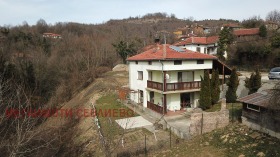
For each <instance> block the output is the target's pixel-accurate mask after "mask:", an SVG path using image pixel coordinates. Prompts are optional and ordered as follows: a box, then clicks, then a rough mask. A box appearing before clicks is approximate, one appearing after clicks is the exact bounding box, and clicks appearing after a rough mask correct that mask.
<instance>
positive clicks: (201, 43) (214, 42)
mask: <svg viewBox="0 0 280 157" xmlns="http://www.w3.org/2000/svg"><path fill="white" fill-rule="evenodd" d="M218 41H219V36H210V37H190V38H187V39H185V40H183V41H180V42H177V43H175V44H174V45H175V46H178V47H180V48H183V49H187V50H192V51H196V52H200V53H204V54H211V55H215V54H217V49H218Z"/></svg>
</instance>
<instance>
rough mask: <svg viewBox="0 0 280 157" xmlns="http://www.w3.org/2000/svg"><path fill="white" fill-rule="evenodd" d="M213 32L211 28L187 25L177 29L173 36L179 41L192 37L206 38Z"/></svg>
mask: <svg viewBox="0 0 280 157" xmlns="http://www.w3.org/2000/svg"><path fill="white" fill-rule="evenodd" d="M211 31H213V28H211V27H205V26H203V25H198V24H197V23H196V24H195V25H186V26H185V27H183V28H178V29H176V30H175V31H174V32H173V34H174V35H175V37H176V38H177V39H180V38H182V37H183V38H184V37H191V36H197V35H200V36H205V35H207V34H209V33H211Z"/></svg>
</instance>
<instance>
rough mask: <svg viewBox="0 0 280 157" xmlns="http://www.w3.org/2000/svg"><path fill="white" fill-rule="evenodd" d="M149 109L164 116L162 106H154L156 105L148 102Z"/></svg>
mask: <svg viewBox="0 0 280 157" xmlns="http://www.w3.org/2000/svg"><path fill="white" fill-rule="evenodd" d="M147 107H148V108H149V109H151V110H153V111H155V112H158V113H160V114H162V112H163V107H161V106H159V105H156V104H154V103H152V102H149V101H147Z"/></svg>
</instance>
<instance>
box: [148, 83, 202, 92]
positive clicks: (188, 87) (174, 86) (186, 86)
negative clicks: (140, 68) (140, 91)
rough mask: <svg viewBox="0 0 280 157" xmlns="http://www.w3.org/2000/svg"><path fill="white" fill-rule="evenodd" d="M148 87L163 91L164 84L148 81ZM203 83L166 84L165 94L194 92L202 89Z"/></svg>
mask: <svg viewBox="0 0 280 157" xmlns="http://www.w3.org/2000/svg"><path fill="white" fill-rule="evenodd" d="M147 87H148V88H151V89H157V90H162V87H163V86H162V83H159V82H153V81H147ZM200 87H201V82H200V81H194V82H177V83H166V88H165V89H164V91H165V92H167V91H178V90H192V89H200Z"/></svg>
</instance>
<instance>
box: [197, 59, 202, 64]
mask: <svg viewBox="0 0 280 157" xmlns="http://www.w3.org/2000/svg"><path fill="white" fill-rule="evenodd" d="M196 63H197V64H204V60H197V61H196Z"/></svg>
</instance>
